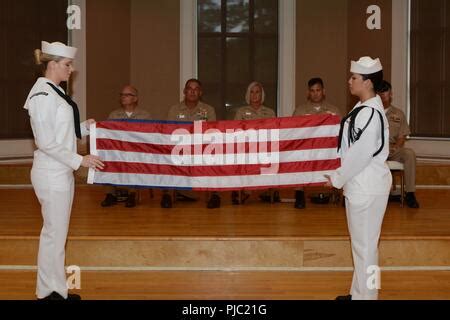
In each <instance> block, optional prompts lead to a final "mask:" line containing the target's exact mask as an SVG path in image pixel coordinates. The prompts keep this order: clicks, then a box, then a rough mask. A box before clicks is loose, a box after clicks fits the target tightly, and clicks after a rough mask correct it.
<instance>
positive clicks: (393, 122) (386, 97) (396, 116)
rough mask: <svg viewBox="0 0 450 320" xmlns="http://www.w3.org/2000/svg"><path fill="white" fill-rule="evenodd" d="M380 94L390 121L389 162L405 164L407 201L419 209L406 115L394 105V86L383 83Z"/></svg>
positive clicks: (414, 163) (414, 155)
mask: <svg viewBox="0 0 450 320" xmlns="http://www.w3.org/2000/svg"><path fill="white" fill-rule="evenodd" d="M378 94H379V95H380V97H381V100H382V101H383V106H384V111H385V113H386V117H387V119H388V121H389V158H388V160H392V161H399V162H401V163H403V165H404V170H405V184H406V186H405V192H406V195H401V196H402V197H403V196H405V201H406V204H407V205H408V207H410V208H419V203H418V202H417V200H416V196H415V192H416V154H415V153H414V151H413V150H411V149H408V148H405V141H406V138H407V136H408V135H409V134H410V133H411V131H410V130H409V126H408V123H407V121H406V117H405V114H404V113H403V111H402V110H400V109H398V108H396V107H394V106H393V105H392V86H391V84H390V83H389V82H387V81H383V85H382V86H381V88H380V90H379V92H378Z"/></svg>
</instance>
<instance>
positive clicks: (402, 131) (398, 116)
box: [384, 105, 411, 146]
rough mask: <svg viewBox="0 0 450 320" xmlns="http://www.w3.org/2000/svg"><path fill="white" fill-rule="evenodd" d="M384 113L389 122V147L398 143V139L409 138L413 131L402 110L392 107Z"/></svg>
mask: <svg viewBox="0 0 450 320" xmlns="http://www.w3.org/2000/svg"><path fill="white" fill-rule="evenodd" d="M384 112H385V113H386V117H387V119H388V122H389V145H391V146H392V145H394V144H396V143H397V140H398V138H401V137H403V136H408V135H409V134H411V131H410V130H409V126H408V122H406V117H405V114H404V113H403V111H402V110H400V109H398V108H396V107H394V106H392V105H391V106H390V107H389V108H388V109H385V110H384Z"/></svg>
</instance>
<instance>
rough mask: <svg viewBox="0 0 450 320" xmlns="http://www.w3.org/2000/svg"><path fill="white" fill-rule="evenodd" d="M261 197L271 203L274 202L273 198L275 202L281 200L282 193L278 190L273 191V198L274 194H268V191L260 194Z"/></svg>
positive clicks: (263, 200)
mask: <svg viewBox="0 0 450 320" xmlns="http://www.w3.org/2000/svg"><path fill="white" fill-rule="evenodd" d="M259 199H261V201H262V202H270V203H272V200H273V202H274V203H275V202H281V199H280V193H279V192H278V191H275V192H274V193H273V199H272V196H271V195H270V194H268V193H263V194H261V195H260V196H259Z"/></svg>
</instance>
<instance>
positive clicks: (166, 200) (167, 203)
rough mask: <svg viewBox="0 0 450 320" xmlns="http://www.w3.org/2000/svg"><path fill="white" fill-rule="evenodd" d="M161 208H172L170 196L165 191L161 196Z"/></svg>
mask: <svg viewBox="0 0 450 320" xmlns="http://www.w3.org/2000/svg"><path fill="white" fill-rule="evenodd" d="M161 208H164V209H170V208H172V197H171V196H170V195H169V194H167V193H164V194H163V196H162V198H161Z"/></svg>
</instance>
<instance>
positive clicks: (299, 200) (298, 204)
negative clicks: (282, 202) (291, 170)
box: [294, 190, 305, 209]
mask: <svg viewBox="0 0 450 320" xmlns="http://www.w3.org/2000/svg"><path fill="white" fill-rule="evenodd" d="M294 207H295V208H296V209H305V192H304V191H302V190H297V191H295V204H294Z"/></svg>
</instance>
